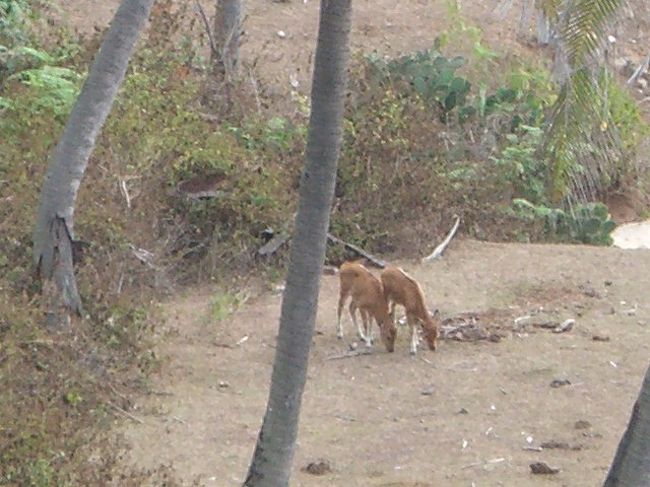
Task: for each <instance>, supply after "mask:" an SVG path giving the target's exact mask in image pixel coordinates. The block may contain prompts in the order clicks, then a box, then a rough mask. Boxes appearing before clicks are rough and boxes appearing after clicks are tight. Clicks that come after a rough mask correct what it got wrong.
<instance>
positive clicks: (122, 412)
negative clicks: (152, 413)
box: [106, 402, 144, 424]
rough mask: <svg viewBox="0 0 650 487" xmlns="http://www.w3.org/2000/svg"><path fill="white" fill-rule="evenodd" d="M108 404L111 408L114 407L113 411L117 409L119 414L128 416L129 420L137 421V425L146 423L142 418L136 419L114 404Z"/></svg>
mask: <svg viewBox="0 0 650 487" xmlns="http://www.w3.org/2000/svg"><path fill="white" fill-rule="evenodd" d="M106 404H108V405H109V406H110V407H112V408H113V409H115V410H116V411H117V412H118V413H120V414H123V415H124V416H126V417H127V418H129V419H132V420H133V421H135V422H136V423H140V424H144V421H142V420H141V419H140V418H136V417H135V416H133V415H132V414H131V413H129V412H128V411H125V410H124V409H122V408H121V407H119V406H116V405H115V404H113V403H112V402H107V403H106Z"/></svg>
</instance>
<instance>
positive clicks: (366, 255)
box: [327, 233, 386, 269]
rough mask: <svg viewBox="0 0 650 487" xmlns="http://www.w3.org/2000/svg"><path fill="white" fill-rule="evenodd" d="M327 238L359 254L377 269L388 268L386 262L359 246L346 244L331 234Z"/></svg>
mask: <svg viewBox="0 0 650 487" xmlns="http://www.w3.org/2000/svg"><path fill="white" fill-rule="evenodd" d="M327 238H328V239H329V240H330V241H332V242H334V243H337V244H340V245H343V246H344V247H345V248H348V249H350V250H352V251H353V252H355V253H357V254H359V255H360V256H361V257H364V258H365V259H367V260H368V261H369V262H371V263H372V264H373V265H374V266H375V267H379V268H380V269H383V268H385V267H386V262H384V261H383V260H381V259H379V258H377V257H375V256H374V255H371V254H369V253H368V252H366V251H365V250H363V249H362V248H360V247H357V246H356V245H354V244H351V243H349V242H346V241H344V240H341V239H340V238H338V237H335V236H334V235H332V234H331V233H328V234H327Z"/></svg>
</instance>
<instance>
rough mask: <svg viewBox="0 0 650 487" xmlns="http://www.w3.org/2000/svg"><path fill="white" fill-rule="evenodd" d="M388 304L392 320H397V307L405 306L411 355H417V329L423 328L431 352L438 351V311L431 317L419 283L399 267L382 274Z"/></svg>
mask: <svg viewBox="0 0 650 487" xmlns="http://www.w3.org/2000/svg"><path fill="white" fill-rule="evenodd" d="M381 282H382V285H383V287H384V295H385V296H386V302H387V303H389V305H390V316H391V319H393V320H394V319H395V305H397V304H399V305H400V306H404V308H405V310H406V320H407V321H408V324H409V327H410V329H411V353H412V354H415V353H417V346H418V337H417V327H416V325H419V326H420V327H421V328H422V335H423V337H424V340H425V341H426V342H427V345H429V349H430V350H435V349H436V339H437V338H438V326H437V324H436V321H437V310H436V313H435V314H434V315H433V316H431V314H430V313H429V311H428V310H427V308H426V305H425V302H424V294H423V293H422V288H421V287H420V285H419V284H418V282H417V281H416V280H415V279H413V278H412V277H411V276H409V275H408V274H407V273H406V272H404V271H403V270H402V269H400V268H399V267H387V268H386V269H384V270H383V272H382V273H381Z"/></svg>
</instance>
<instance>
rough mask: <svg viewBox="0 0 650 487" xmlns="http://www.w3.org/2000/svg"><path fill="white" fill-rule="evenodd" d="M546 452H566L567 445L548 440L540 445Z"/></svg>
mask: <svg viewBox="0 0 650 487" xmlns="http://www.w3.org/2000/svg"><path fill="white" fill-rule="evenodd" d="M539 446H541V447H542V448H544V449H546V450H568V449H569V444H568V443H566V442H564V441H557V440H550V441H545V442H543V443H542V444H540V445H539Z"/></svg>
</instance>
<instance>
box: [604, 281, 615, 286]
mask: <svg viewBox="0 0 650 487" xmlns="http://www.w3.org/2000/svg"><path fill="white" fill-rule="evenodd" d="M612 284H614V283H613V282H612V281H609V280H607V281H605V286H611V285H612Z"/></svg>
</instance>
